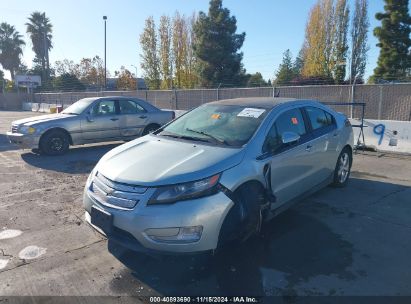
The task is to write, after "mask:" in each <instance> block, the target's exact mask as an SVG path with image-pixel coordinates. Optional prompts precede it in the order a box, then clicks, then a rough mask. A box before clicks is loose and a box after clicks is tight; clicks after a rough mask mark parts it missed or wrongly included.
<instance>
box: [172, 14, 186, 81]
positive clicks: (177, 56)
mask: <svg viewBox="0 0 411 304" xmlns="http://www.w3.org/2000/svg"><path fill="white" fill-rule="evenodd" d="M187 39H188V31H187V23H186V18H185V17H184V16H181V15H180V13H179V12H176V14H175V15H174V18H173V59H174V68H175V85H176V86H177V87H178V88H182V87H184V83H185V63H186V58H187Z"/></svg>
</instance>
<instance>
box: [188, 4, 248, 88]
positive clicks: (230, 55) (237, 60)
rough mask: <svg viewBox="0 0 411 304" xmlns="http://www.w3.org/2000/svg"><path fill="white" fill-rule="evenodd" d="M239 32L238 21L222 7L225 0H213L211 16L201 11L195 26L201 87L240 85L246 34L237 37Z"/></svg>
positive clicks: (195, 48)
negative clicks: (242, 50)
mask: <svg viewBox="0 0 411 304" xmlns="http://www.w3.org/2000/svg"><path fill="white" fill-rule="evenodd" d="M236 31H237V20H236V18H235V17H234V16H230V11H229V10H228V9H227V8H223V6H222V0H210V7H209V11H208V14H205V13H204V12H200V14H199V17H198V19H197V21H196V23H195V25H194V32H195V35H196V39H195V43H194V44H193V50H194V54H195V56H196V57H197V60H198V63H197V67H198V76H199V78H200V79H199V80H200V83H201V85H203V86H218V85H219V84H220V83H231V84H233V85H236V84H238V83H240V82H241V79H242V72H243V69H242V64H241V61H242V58H243V54H242V53H238V50H239V49H240V48H241V47H242V45H243V42H244V39H245V33H241V34H236Z"/></svg>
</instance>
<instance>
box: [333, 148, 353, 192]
mask: <svg viewBox="0 0 411 304" xmlns="http://www.w3.org/2000/svg"><path fill="white" fill-rule="evenodd" d="M351 165H352V153H351V150H350V149H349V148H347V147H346V148H344V149H343V150H342V151H341V153H340V155H339V156H338V160H337V164H336V165H335V170H334V181H333V183H332V185H333V186H334V187H345V186H346V185H347V183H348V179H349V177H350V172H351Z"/></svg>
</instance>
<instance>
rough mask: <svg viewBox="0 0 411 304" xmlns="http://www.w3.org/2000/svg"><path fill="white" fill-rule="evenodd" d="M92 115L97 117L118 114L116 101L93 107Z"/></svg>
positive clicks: (103, 102)
mask: <svg viewBox="0 0 411 304" xmlns="http://www.w3.org/2000/svg"><path fill="white" fill-rule="evenodd" d="M92 114H93V115H95V116H105V115H114V114H116V105H115V101H114V100H103V101H100V102H99V103H98V104H96V105H95V106H94V107H93V110H92Z"/></svg>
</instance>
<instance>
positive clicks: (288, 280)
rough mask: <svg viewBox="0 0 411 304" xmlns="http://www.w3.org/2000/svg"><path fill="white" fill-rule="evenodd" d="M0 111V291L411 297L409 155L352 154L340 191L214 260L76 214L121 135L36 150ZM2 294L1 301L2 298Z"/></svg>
mask: <svg viewBox="0 0 411 304" xmlns="http://www.w3.org/2000/svg"><path fill="white" fill-rule="evenodd" d="M31 115H39V114H38V113H30V112H6V111H1V112H0V192H1V197H2V199H1V200H0V297H2V296H3V297H5V296H6V297H10V296H62V295H65V296H106V295H110V296H129V295H133V296H137V297H138V299H142V300H143V301H144V299H147V298H144V297H143V296H155V295H166V296H171V295H175V296H176V295H178V296H183V295H184V296H185V295H187V296H188V295H191V296H198V295H248V296H270V295H271V296H281V297H286V298H287V297H294V296H297V295H331V296H338V295H344V296H364V295H367V296H370V295H374V296H382V295H384V296H396V295H402V296H404V295H408V296H411V259H410V253H411V188H410V186H411V173H410V172H411V156H406V155H394V154H381V153H372V152H359V153H357V154H355V155H354V165H353V168H352V171H353V172H352V176H351V180H350V181H349V184H348V186H347V187H346V188H343V189H335V188H331V187H328V188H325V189H323V190H321V191H320V192H318V193H316V194H314V195H313V196H311V197H309V198H308V199H306V200H304V201H302V202H301V203H299V204H298V205H296V206H294V207H292V208H291V209H289V210H288V211H286V212H284V213H282V214H281V215H279V216H278V217H276V218H275V219H274V220H272V221H271V222H270V223H268V224H267V225H265V226H264V228H263V233H262V235H261V236H260V237H254V238H253V239H251V240H249V241H248V242H247V243H245V244H243V245H240V246H236V247H235V248H228V249H227V250H225V251H223V252H222V253H220V254H219V255H217V256H215V257H203V256H200V257H190V256H181V257H153V256H147V255H142V254H136V253H133V252H130V251H127V250H123V249H121V248H112V246H111V245H110V246H111V247H110V251H111V252H110V251H109V250H108V245H109V244H107V240H106V239H105V238H104V237H102V236H101V235H99V234H98V233H96V232H95V231H94V230H93V229H91V228H90V227H89V226H88V224H87V223H86V222H85V220H84V211H83V209H82V200H81V197H82V193H83V187H84V184H85V181H86V179H87V176H88V174H89V172H90V171H91V170H92V168H93V166H94V165H95V164H96V163H97V161H98V160H99V159H100V157H101V156H102V155H104V153H106V152H107V151H109V150H110V149H112V148H113V147H115V146H116V145H118V144H121V143H109V144H99V145H87V146H79V147H74V148H72V149H71V150H70V151H69V152H68V154H66V155H64V156H57V157H49V156H40V155H37V154H34V153H32V152H31V151H30V150H20V149H18V148H17V147H16V146H13V145H11V144H9V143H8V142H7V138H6V136H5V133H6V131H7V130H8V129H9V128H10V123H11V121H12V120H15V119H18V118H23V117H28V116H31ZM0 302H1V301H0Z"/></svg>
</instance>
